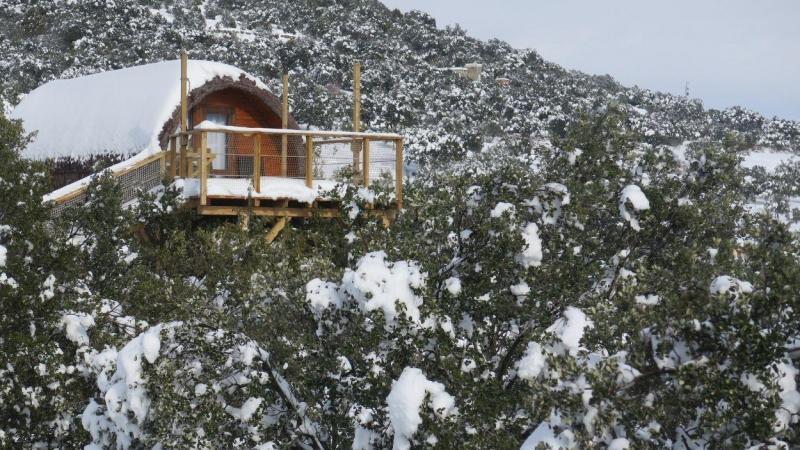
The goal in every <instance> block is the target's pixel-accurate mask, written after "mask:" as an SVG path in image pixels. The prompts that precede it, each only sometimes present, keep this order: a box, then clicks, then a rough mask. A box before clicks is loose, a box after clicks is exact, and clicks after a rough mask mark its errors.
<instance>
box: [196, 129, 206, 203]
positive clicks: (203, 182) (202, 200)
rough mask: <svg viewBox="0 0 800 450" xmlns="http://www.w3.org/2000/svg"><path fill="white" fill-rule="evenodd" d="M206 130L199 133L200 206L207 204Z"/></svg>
mask: <svg viewBox="0 0 800 450" xmlns="http://www.w3.org/2000/svg"><path fill="white" fill-rule="evenodd" d="M207 147H208V132H205V131H203V132H202V133H200V162H199V165H200V167H199V168H200V179H199V180H198V182H199V183H200V206H205V205H206V204H208V164H206V156H207V154H208V149H207Z"/></svg>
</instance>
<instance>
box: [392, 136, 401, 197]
mask: <svg viewBox="0 0 800 450" xmlns="http://www.w3.org/2000/svg"><path fill="white" fill-rule="evenodd" d="M394 148H395V165H394V183H395V193H394V196H395V199H396V200H397V209H398V210H401V209H403V139H398V140H396V141H395V144H394Z"/></svg>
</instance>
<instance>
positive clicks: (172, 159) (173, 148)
mask: <svg viewBox="0 0 800 450" xmlns="http://www.w3.org/2000/svg"><path fill="white" fill-rule="evenodd" d="M176 141H177V138H175V137H174V136H173V137H171V138H169V153H167V163H169V171H168V172H167V180H168V181H169V182H172V180H174V179H175V169H176V167H175V164H176V163H177V154H176V153H177V146H178V143H177V142H176Z"/></svg>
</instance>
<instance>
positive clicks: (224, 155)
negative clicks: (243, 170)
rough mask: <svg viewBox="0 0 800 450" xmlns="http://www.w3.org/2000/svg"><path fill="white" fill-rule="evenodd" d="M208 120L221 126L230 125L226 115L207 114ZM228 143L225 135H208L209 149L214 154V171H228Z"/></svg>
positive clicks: (212, 165) (212, 167) (212, 166)
mask: <svg viewBox="0 0 800 450" xmlns="http://www.w3.org/2000/svg"><path fill="white" fill-rule="evenodd" d="M206 120H207V121H209V122H211V123H215V124H219V125H228V115H227V114H224V113H216V112H209V113H208V114H206ZM227 141H228V140H227V136H226V135H225V133H208V149H209V150H210V151H211V152H212V153H214V160H213V161H212V162H211V169H212V170H215V171H221V172H224V171H226V170H227V169H228V142H227Z"/></svg>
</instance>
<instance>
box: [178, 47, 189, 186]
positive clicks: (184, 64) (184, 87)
mask: <svg viewBox="0 0 800 450" xmlns="http://www.w3.org/2000/svg"><path fill="white" fill-rule="evenodd" d="M188 74H189V55H188V54H187V53H186V50H184V49H181V133H182V134H181V170H180V172H181V176H182V177H184V178H186V177H187V176H188V175H189V173H188V172H189V159H188V158H187V156H188V155H187V153H188V150H187V147H188V146H189V136H188V135H187V134H186V132H187V131H188V130H189V107H188V104H189V102H188V99H187V95H188V86H189V75H188Z"/></svg>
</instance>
